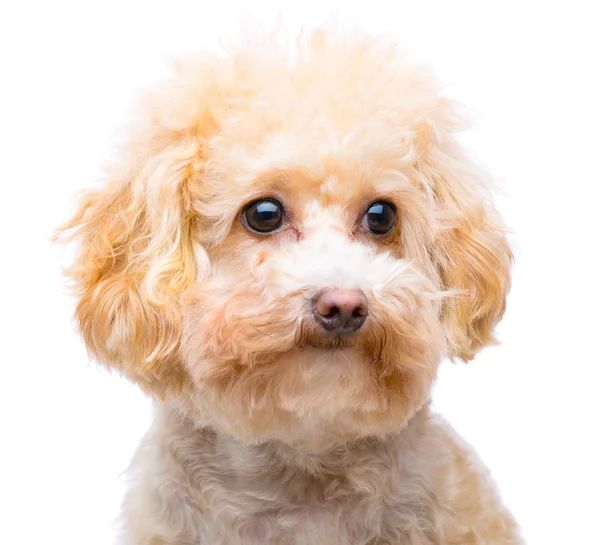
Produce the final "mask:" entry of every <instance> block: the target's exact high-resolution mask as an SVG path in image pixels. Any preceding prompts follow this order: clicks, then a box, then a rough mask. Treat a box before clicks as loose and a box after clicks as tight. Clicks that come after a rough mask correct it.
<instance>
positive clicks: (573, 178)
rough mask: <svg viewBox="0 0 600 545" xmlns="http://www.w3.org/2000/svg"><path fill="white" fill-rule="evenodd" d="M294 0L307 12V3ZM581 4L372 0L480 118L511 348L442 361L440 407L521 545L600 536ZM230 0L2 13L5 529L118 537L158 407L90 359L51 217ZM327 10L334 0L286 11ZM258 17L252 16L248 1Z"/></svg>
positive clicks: (588, 18)
mask: <svg viewBox="0 0 600 545" xmlns="http://www.w3.org/2000/svg"><path fill="white" fill-rule="evenodd" d="M300 4H302V7H300ZM594 4H595V2H593V1H591V0H590V1H587V2H585V1H570V2H563V3H558V2H552V1H551V0H546V1H544V2H533V1H529V2H527V1H512V2H511V1H504V2H487V1H482V0H474V1H462V0H461V1H457V0H453V1H451V2H450V1H446V0H439V1H416V0H412V1H410V2H392V1H390V0H387V1H377V0H369V1H368V2H347V3H345V4H344V5H343V7H342V8H340V10H339V11H340V14H341V15H342V18H343V19H345V20H349V21H360V23H361V26H362V27H364V28H366V29H368V30H373V31H380V30H388V31H391V32H392V33H394V34H395V35H396V36H397V37H398V39H399V40H400V41H401V42H402V43H403V44H404V45H405V46H406V47H407V48H408V49H409V50H412V51H413V52H414V54H415V56H416V57H417V58H419V59H423V60H427V61H429V62H430V63H432V64H433V66H434V68H435V69H436V71H437V72H438V74H439V75H440V76H441V78H442V79H443V80H444V81H445V82H446V83H447V84H448V93H449V94H450V95H451V96H453V97H457V98H459V99H460V100H461V101H462V102H463V103H465V104H467V105H468V106H469V107H470V109H471V110H472V111H473V118H474V121H475V126H474V128H473V130H472V131H471V132H470V133H469V134H468V135H467V136H466V137H465V143H466V144H467V145H468V146H469V147H470V148H471V150H473V152H474V153H475V154H476V155H477V156H478V157H479V158H480V159H481V160H482V161H483V162H484V163H485V164H487V165H488V166H489V168H490V169H491V170H492V171H493V172H494V173H495V174H496V175H497V177H498V178H499V180H500V181H501V182H502V184H503V187H504V190H505V193H506V194H505V196H504V197H502V198H501V199H500V201H499V206H500V209H501V211H502V212H503V215H504V217H505V220H506V222H507V223H508V224H509V225H510V226H511V227H512V229H513V230H514V232H515V237H514V239H515V246H516V255H517V261H516V266H515V269H514V288H513V290H512V293H511V295H510V298H509V305H508V311H507V314H506V316H505V319H504V321H503V322H502V324H501V326H500V327H499V333H500V336H501V338H502V341H503V344H502V345H501V346H499V347H495V348H490V349H487V350H485V351H484V352H483V353H482V354H481V355H480V356H479V357H478V358H477V359H476V360H475V361H473V362H472V363H471V364H469V365H468V366H464V365H457V366H453V365H451V364H447V365H445V366H444V368H443V372H442V374H441V377H440V380H439V384H438V387H437V391H436V394H435V404H436V406H437V407H438V409H439V410H440V411H442V412H443V413H444V414H445V415H447V417H448V418H449V419H450V421H451V422H452V423H453V424H454V426H455V427H456V428H457V429H458V430H459V432H461V433H462V434H463V435H464V436H465V437H466V438H467V439H468V440H469V441H470V442H472V443H473V444H474V445H475V446H476V447H477V449H478V450H479V452H480V453H481V455H482V457H483V459H484V460H485V461H486V463H487V464H488V465H489V467H490V468H491V469H492V471H493V473H494V475H495V477H496V479H497V481H498V483H499V486H500V489H501V491H502V494H503V496H504V498H505V501H506V503H507V504H508V505H509V506H510V508H511V509H512V511H513V512H514V514H515V515H516V517H517V518H518V520H519V521H520V523H521V525H522V528H523V532H524V534H525V537H526V538H527V541H528V543H530V544H540V545H542V544H543V545H552V544H556V545H559V544H560V545H566V544H569V545H571V544H575V543H581V544H592V543H600V537H599V531H598V529H597V528H598V526H597V519H598V517H599V516H600V499H599V498H600V478H599V471H598V464H599V461H600V449H599V446H598V441H599V434H598V431H599V425H598V418H599V416H600V402H599V397H598V382H599V380H600V372H599V369H600V356H599V355H598V338H599V336H600V332H599V326H600V318H599V316H600V298H599V294H598V292H599V290H600V285H599V283H598V280H599V273H598V266H599V263H598V261H599V260H598V252H599V251H600V248H599V244H598V239H599V237H600V229H599V227H598V222H599V221H600V217H599V216H600V214H599V213H598V198H599V197H600V191H599V189H598V188H599V184H600V175H599V170H600V165H599V161H598V156H599V148H600V137H599V135H598V131H599V128H600V108H599V102H600V85H599V81H598V80H599V77H600V76H599V69H598V66H599V62H598V53H599V52H600V39H599V35H600V33H599V32H598V28H597V21H598V16H597V14H594V13H593V6H594ZM239 6H240V4H239V3H236V2H229V1H223V0H222V1H221V2H217V1H214V2H202V1H196V2H191V1H171V2H161V3H157V2H150V1H127V0H120V1H119V0H116V1H115V0H110V1H109V0H105V1H102V2H100V1H96V2H90V1H78V2H67V1H64V0H62V1H59V0H54V1H52V2H48V1H39V2H17V1H14V2H12V3H11V4H10V5H8V2H7V3H5V4H4V5H3V7H2V8H1V12H0V40H1V43H0V57H1V62H0V74H1V81H2V83H1V84H0V139H1V140H0V184H1V185H0V188H1V189H0V210H1V214H0V222H1V229H0V241H1V246H0V262H1V265H0V276H1V281H0V293H1V307H0V308H1V309H2V312H0V325H1V327H0V425H1V427H0V430H1V431H0V536H1V537H0V541H1V542H2V543H6V545H8V544H10V545H20V544H38V543H40V544H42V543H43V544H45V545H48V544H57V545H59V544H60V545H84V544H85V545H95V544H108V543H111V542H112V539H113V535H114V530H113V528H112V527H111V526H110V523H111V520H112V519H113V518H114V517H115V515H116V514H117V512H118V508H119V503H120V499H121V497H122V494H123V487H122V484H121V482H120V481H119V480H118V478H119V474H120V472H121V471H122V470H123V469H124V468H125V467H126V466H127V463H128V460H129V458H130V456H131V454H132V452H133V450H134V448H135V446H136V444H137V442H138V440H139V438H140V436H141V435H142V433H143V432H144V430H145V429H146V427H147V426H148V422H149V412H150V411H149V403H148V401H146V400H145V399H144V398H143V396H142V395H141V394H140V393H139V392H138V391H137V389H136V388H135V387H133V386H131V385H129V384H127V383H126V382H125V381H124V380H123V379H120V378H118V377H116V376H110V375H108V374H106V373H102V372H100V371H98V370H97V369H96V367H95V366H93V365H88V364H87V361H88V358H87V355H86V352H85V349H84V347H83V346H82V344H81V342H80V341H79V339H78V337H77V336H76V334H75V332H74V328H73V325H72V323H71V318H70V317H71V312H72V305H73V302H72V301H71V300H70V299H69V298H68V297H67V296H66V295H65V292H66V290H65V289H64V283H63V280H62V279H61V276H60V272H59V265H58V250H57V248H55V247H52V246H51V245H50V244H49V237H50V235H51V233H52V230H53V228H54V227H55V226H56V225H58V224H59V223H61V222H62V221H63V220H65V219H66V218H67V217H68V215H69V213H70V211H72V209H73V208H72V207H73V200H72V196H73V194H74V193H75V192H77V191H79V190H81V189H83V188H85V187H87V186H89V185H90V184H91V183H92V182H93V181H94V180H95V178H96V176H97V174H98V167H99V165H100V164H101V162H102V161H103V160H104V159H105V155H106V149H107V141H108V139H109V138H110V136H111V134H112V132H113V129H114V127H115V126H117V125H118V124H119V123H120V122H122V121H123V120H124V118H125V116H126V112H127V110H128V106H129V103H130V101H131V100H132V98H133V90H135V89H138V88H140V87H143V86H146V85H148V84H149V83H150V82H152V81H153V80H154V79H156V78H157V77H158V76H160V75H162V74H163V73H164V68H163V60H164V58H165V56H166V55H167V54H170V53H173V52H178V51H185V50H190V49H199V48H206V47H211V48H214V47H215V45H216V44H217V41H218V38H219V37H230V36H232V35H235V34H236V29H237V28H238V19H236V18H235V17H234V15H236V14H239V13H240V12H241V11H240V7H239ZM283 6H284V7H283V12H284V14H287V16H288V17H287V18H288V19H289V20H290V21H291V22H300V21H302V20H303V21H308V22H309V23H310V22H318V21H321V20H323V19H325V18H327V17H328V16H329V15H330V14H331V13H332V11H333V8H334V6H335V4H334V3H332V2H329V1H326V0H318V1H316V2H313V1H308V0H305V1H304V2H301V3H300V2H298V3H297V4H296V5H294V4H293V3H290V4H283ZM264 11H265V10H264V9H260V10H258V13H259V16H258V17H259V19H260V18H261V17H262V16H261V15H260V14H261V13H263V12H264Z"/></svg>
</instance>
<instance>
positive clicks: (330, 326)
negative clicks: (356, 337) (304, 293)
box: [313, 288, 369, 334]
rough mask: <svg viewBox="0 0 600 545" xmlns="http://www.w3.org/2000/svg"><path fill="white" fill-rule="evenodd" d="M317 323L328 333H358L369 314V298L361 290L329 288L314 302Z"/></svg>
mask: <svg viewBox="0 0 600 545" xmlns="http://www.w3.org/2000/svg"><path fill="white" fill-rule="evenodd" d="M313 313H314V316H315V320H316V321H317V323H318V324H319V325H320V326H321V327H322V328H323V329H324V330H325V331H327V332H328V333H335V334H348V333H354V332H355V331H358V330H359V329H360V327H361V326H362V325H363V324H364V323H365V320H366V319H367V315H368V314H369V307H368V304H367V298H366V297H365V294H364V293H363V292H362V291H361V290H356V289H355V290H346V289H339V288H329V289H326V290H323V291H322V292H320V293H319V294H318V295H317V296H316V297H315V298H314V300H313Z"/></svg>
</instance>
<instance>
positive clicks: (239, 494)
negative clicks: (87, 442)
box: [60, 28, 522, 545]
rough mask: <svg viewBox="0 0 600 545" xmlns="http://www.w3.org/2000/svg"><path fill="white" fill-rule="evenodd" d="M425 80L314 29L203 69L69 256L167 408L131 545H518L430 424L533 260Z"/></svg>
mask: <svg viewBox="0 0 600 545" xmlns="http://www.w3.org/2000/svg"><path fill="white" fill-rule="evenodd" d="M462 128H463V121H462V119H461V116H460V115H459V114H458V113H457V108H456V106H455V105H454V104H453V103H452V102H451V101H450V100H448V99H447V98H445V97H444V95H443V93H442V91H441V88H440V84H439V82H438V81H437V79H436V78H435V76H434V75H432V73H431V72H430V71H429V70H428V69H427V68H425V67H422V66H420V65H416V64H414V63H412V62H409V60H408V59H407V58H406V56H405V55H403V54H402V53H401V52H399V51H398V49H397V47H396V46H395V45H394V44H393V43H392V42H391V41H389V40H387V39H377V38H373V37H370V36H366V35H361V34H358V33H357V34H355V35H350V34H349V33H345V32H342V31H339V30H332V29H328V28H318V29H316V30H312V31H310V32H306V33H303V34H301V36H300V37H299V38H298V39H297V40H296V41H295V42H293V43H290V44H288V45H283V44H278V45H277V46H275V45H273V44H261V43H246V44H244V45H241V46H238V47H236V48H233V49H232V50H231V51H228V52H227V54H225V55H192V56H188V57H184V58H182V59H181V60H179V61H177V62H175V63H174V65H173V74H172V77H171V78H170V79H167V80H166V81H165V82H163V84H162V85H160V86H158V87H157V88H155V89H154V90H152V91H150V92H148V93H147V94H146V95H145V96H144V97H143V99H142V100H140V104H139V106H138V108H137V110H136V112H135V115H134V122H133V123H132V124H131V126H130V127H128V128H127V130H126V132H125V138H124V139H123V143H122V144H121V145H120V148H119V150H118V152H117V156H116V159H115V161H114V162H113V163H112V164H111V165H110V166H109V167H108V168H107V170H106V175H105V177H106V179H105V181H103V183H102V185H101V186H100V187H99V188H97V189H93V190H91V191H88V192H86V193H84V194H83V195H82V196H81V197H80V201H79V204H78V209H77V211H76V213H75V215H74V217H73V218H72V219H71V220H70V221H69V222H68V223H66V224H65V225H64V226H63V227H62V228H61V231H60V232H61V236H62V237H65V238H66V241H67V242H73V243H74V244H75V247H76V251H75V254H74V258H73V262H72V263H71V265H70V266H69V268H68V270H67V274H68V276H69V277H70V279H71V281H72V284H73V287H74V290H75V293H76V297H77V306H76V311H75V315H76V320H77V323H78V328H79V330H80V332H81V335H82V337H83V339H84V341H85V344H86V346H87V348H88V350H89V352H90V354H91V356H92V357H93V358H94V359H95V360H97V361H98V362H99V363H100V364H101V365H103V366H106V367H108V368H110V369H114V370H117V371H118V372H119V373H121V374H122V375H124V376H125V377H127V378H128V379H130V380H131V381H133V382H134V383H136V384H137V385H139V386H140V387H141V388H142V389H143V390H144V391H145V392H146V393H147V394H148V395H150V396H152V398H154V400H155V417H154V421H153V424H152V426H151V428H150V430H149V431H148V433H147V435H146V436H145V438H144V439H143V441H142V443H141V446H140V447H139V450H138V451H137V453H136V454H135V456H134V459H133V461H132V464H131V467H130V470H129V488H128V492H127V494H126V497H125V500H124V503H123V508H122V514H121V521H122V532H121V535H120V543H123V544H125V545H134V544H135V545H184V544H185V545H191V544H194V545H258V544H261V545H264V544H269V545H275V544H286V545H287V544H290V545H292V544H294V545H425V544H431V545H433V544H436V545H438V544H440V545H441V544H446V545H451V544H452V545H466V544H474V545H475V544H478V545H483V544H493V545H509V544H519V543H522V539H521V537H520V532H519V529H518V526H517V524H516V522H515V520H514V519H513V517H512V515H511V514H510V513H509V511H508V510H507V509H506V508H505V507H504V505H503V504H502V501H501V499H500V497H499V494H498V492H497V489H496V488H495V485H494V483H493V481H492V480H491V478H490V476H489V474H488V471H487V470H486V469H485V467H484V466H483V465H482V463H481V461H480V460H479V459H478V458H477V455H476V454H475V453H474V452H473V450H472V449H471V448H470V447H469V446H468V445H466V444H465V443H464V442H463V441H462V440H461V439H460V438H459V437H458V436H457V435H456V433H455V432H454V431H453V430H452V428H451V427H450V426H449V424H448V423H446V422H445V421H444V419H443V418H442V417H441V416H439V415H437V414H435V413H434V412H433V410H432V409H431V407H430V396H431V390H432V385H433V384H434V381H435V379H436V374H437V370H438V366H439V363H440V360H441V359H442V358H444V357H447V358H450V359H455V360H463V361H469V360H471V359H472V358H473V357H474V356H475V354H476V353H477V352H478V351H479V350H480V349H481V348H483V347H484V346H486V345H488V344H490V343H493V342H494V341H495V339H494V334H493V330H494V327H495V325H496V324H497V322H498V321H499V319H500V318H501V317H502V314H503V312H504V310H505V301H506V295H507V292H508V290H509V287H510V269H511V264H512V254H511V250H510V247H509V244H508V242H507V236H506V229H505V227H504V225H503V223H502V220H501V219H500V217H499V215H498V213H497V211H496V209H495V206H494V204H493V200H492V191H491V186H492V184H491V181H490V176H489V175H488V174H487V173H486V172H484V171H483V170H482V169H481V168H480V167H479V166H477V164H475V163H474V162H473V161H471V160H470V159H469V157H468V156H467V154H466V153H465V151H464V150H463V149H462V147H461V146H460V145H459V143H458V142H457V139H456V134H457V133H458V131H460V130H462Z"/></svg>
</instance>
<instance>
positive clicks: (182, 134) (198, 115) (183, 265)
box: [57, 66, 218, 397]
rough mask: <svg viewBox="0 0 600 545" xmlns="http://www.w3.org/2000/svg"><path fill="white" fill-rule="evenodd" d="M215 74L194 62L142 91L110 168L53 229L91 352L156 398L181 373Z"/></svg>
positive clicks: (181, 379)
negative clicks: (62, 244)
mask: <svg viewBox="0 0 600 545" xmlns="http://www.w3.org/2000/svg"><path fill="white" fill-rule="evenodd" d="M208 68H210V67H208ZM212 72H214V71H211V70H210V69H209V70H202V69H201V68H200V67H199V66H197V67H196V68H195V70H193V71H192V73H191V74H190V73H189V71H188V73H187V74H181V73H180V74H178V77H177V78H175V79H174V80H173V81H172V82H170V83H169V85H168V86H166V87H163V88H162V89H160V90H159V92H156V93H153V94H152V95H149V96H148V97H147V100H146V102H145V103H144V104H145V107H144V108H143V110H142V114H141V116H138V121H136V124H135V127H134V132H133V135H132V136H131V137H130V138H129V139H128V140H127V141H126V143H125V145H123V146H121V148H122V149H121V150H120V152H119V157H118V162H117V163H116V164H115V165H113V168H112V174H110V175H109V176H108V180H107V181H106V182H105V183H104V185H103V186H102V187H100V188H99V189H97V190H94V191H89V192H86V193H84V194H83V195H82V196H81V198H80V200H79V206H78V209H77V211H76V213H75V215H74V217H73V218H72V219H71V220H70V221H69V222H67V223H66V224H65V225H64V226H62V227H61V228H60V229H59V232H58V234H57V238H61V239H65V240H66V241H67V242H74V243H75V245H76V253H75V257H74V259H73V262H72V264H71V265H70V266H69V267H68V268H67V271H66V273H67V275H68V276H69V277H70V278H71V280H72V282H73V288H74V291H75V293H76V296H77V298H78V302H77V307H76V311H75V316H76V319H77V323H78V327H79V330H80V332H81V334H82V336H83V339H84V341H85V343H86V346H87V348H88V350H89V352H90V353H91V355H92V356H93V357H94V358H95V359H97V360H98V362H100V363H101V364H103V365H105V366H108V367H110V368H116V369H118V370H119V371H120V372H122V373H123V374H124V375H126V376H127V377H129V378H130V379H132V380H133V381H135V382H137V383H138V384H139V385H140V386H142V387H143V388H144V389H145V390H146V391H148V392H150V393H152V394H154V395H157V396H160V397H164V396H165V395H168V394H169V393H176V392H177V391H179V390H180V389H181V387H182V385H183V384H184V383H185V382H186V380H187V375H186V373H185V370H184V369H183V366H182V365H181V363H180V361H179V357H178V349H179V343H180V338H181V322H182V316H181V298H182V294H183V292H184V291H185V290H186V289H187V288H188V287H189V286H190V285H191V284H192V283H193V282H194V280H195V278H196V276H197V274H198V272H199V271H198V270H197V268H198V265H197V263H198V260H197V259H196V258H197V255H196V252H197V251H198V248H197V247H196V248H195V247H194V239H195V234H196V229H197V222H198V220H197V219H196V216H195V214H194V212H193V210H194V209H193V203H194V200H195V199H197V198H198V192H199V191H201V189H200V188H201V183H200V182H201V177H202V164H203V156H202V155H203V143H204V142H205V141H206V138H207V137H208V135H209V134H210V133H211V132H212V131H213V129H214V126H215V119H214V117H213V116H212V115H211V111H212V104H211V101H213V102H214V101H215V100H216V98H215V95H216V94H218V93H215V92H212V93H211V85H212V86H214V80H212V79H211V78H210V74H211V73H212ZM205 261H206V262H207V263H208V260H205Z"/></svg>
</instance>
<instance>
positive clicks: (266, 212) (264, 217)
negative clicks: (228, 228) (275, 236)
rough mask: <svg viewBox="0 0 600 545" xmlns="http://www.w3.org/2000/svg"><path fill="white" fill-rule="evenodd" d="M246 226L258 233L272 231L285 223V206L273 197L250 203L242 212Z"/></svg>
mask: <svg viewBox="0 0 600 545" xmlns="http://www.w3.org/2000/svg"><path fill="white" fill-rule="evenodd" d="M242 218H243V220H244V223H245V224H246V226H247V227H248V228H249V229H250V230H252V231H255V232H256V233H272V232H273V231H276V230H277V229H279V228H280V227H281V225H282V223H283V207H282V206H281V204H279V203H278V202H277V201H274V200H272V199H262V200H260V201H255V202H253V203H252V204H250V205H249V206H248V207H247V208H246V209H245V210H244V213H243V214H242Z"/></svg>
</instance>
